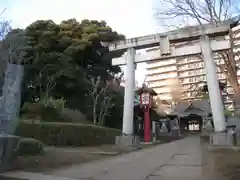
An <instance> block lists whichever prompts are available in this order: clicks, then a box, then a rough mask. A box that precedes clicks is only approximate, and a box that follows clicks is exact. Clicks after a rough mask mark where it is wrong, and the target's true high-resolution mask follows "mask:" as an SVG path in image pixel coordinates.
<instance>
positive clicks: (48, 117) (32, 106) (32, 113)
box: [21, 103, 64, 121]
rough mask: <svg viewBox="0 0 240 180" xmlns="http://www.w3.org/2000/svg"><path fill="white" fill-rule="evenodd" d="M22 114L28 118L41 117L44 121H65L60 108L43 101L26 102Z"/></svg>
mask: <svg viewBox="0 0 240 180" xmlns="http://www.w3.org/2000/svg"><path fill="white" fill-rule="evenodd" d="M21 116H22V117H23V118H27V119H36V118H40V119H41V120H43V121H63V120H64V119H62V118H61V116H60V114H59V110H58V109H56V108H54V107H52V106H45V105H44V104H43V103H25V104H24V106H23V107H22V109H21Z"/></svg>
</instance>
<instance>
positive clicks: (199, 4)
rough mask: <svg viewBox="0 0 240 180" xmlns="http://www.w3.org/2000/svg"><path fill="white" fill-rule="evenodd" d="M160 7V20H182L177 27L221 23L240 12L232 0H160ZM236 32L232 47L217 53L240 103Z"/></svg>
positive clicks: (236, 101) (231, 39) (174, 22)
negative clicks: (236, 61) (235, 42)
mask: <svg viewBox="0 0 240 180" xmlns="http://www.w3.org/2000/svg"><path fill="white" fill-rule="evenodd" d="M159 5H160V6H159V7H160V8H157V9H156V16H157V19H158V20H161V21H164V20H167V23H168V25H169V26H171V25H172V24H176V22H180V24H178V25H177V26H175V28H176V27H183V26H188V25H194V24H199V25H203V24H206V23H210V24H212V25H215V24H220V23H221V22H223V21H224V20H228V19H230V18H233V17H234V16H236V15H238V14H239V10H238V5H239V4H238V2H237V1H232V0H159ZM233 34H234V33H233V32H232V31H231V32H230V41H231V42H232V48H231V49H230V50H229V51H225V52H220V53H217V55H218V56H219V57H220V58H222V59H223V60H224V65H218V67H219V68H220V69H221V71H222V72H223V73H224V74H225V75H226V78H227V80H228V82H229V83H230V84H231V86H232V87H233V89H234V92H235V96H234V100H235V103H236V104H239V105H240V87H239V83H238V78H237V70H238V68H237V67H236V65H235V62H234V61H235V57H236V56H239V54H238V53H235V54H234V52H233V47H234V42H233V40H234V38H235V37H234V35H233Z"/></svg>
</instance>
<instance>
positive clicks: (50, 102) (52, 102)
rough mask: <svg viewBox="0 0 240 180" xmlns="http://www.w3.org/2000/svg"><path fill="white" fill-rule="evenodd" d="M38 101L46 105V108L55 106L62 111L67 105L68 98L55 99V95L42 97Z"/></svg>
mask: <svg viewBox="0 0 240 180" xmlns="http://www.w3.org/2000/svg"><path fill="white" fill-rule="evenodd" d="M37 103H38V104H40V105H42V106H44V107H45V108H54V109H56V110H57V111H62V110H63V108H64V107H65V104H66V100H64V99H63V98H59V99H54V98H53V97H50V98H43V99H40V100H39V101H38V102H37Z"/></svg>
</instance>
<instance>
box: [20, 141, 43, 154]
mask: <svg viewBox="0 0 240 180" xmlns="http://www.w3.org/2000/svg"><path fill="white" fill-rule="evenodd" d="M43 147H44V146H43V144H42V143H41V142H40V141H38V140H36V139H32V138H21V139H20V141H19V146H18V149H17V155H18V156H36V155H39V154H42V153H43V152H44V149H43Z"/></svg>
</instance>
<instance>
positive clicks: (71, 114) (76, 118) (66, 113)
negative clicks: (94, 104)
mask: <svg viewBox="0 0 240 180" xmlns="http://www.w3.org/2000/svg"><path fill="white" fill-rule="evenodd" d="M60 116H61V118H62V119H64V120H65V121H67V122H72V123H83V124H90V123H91V122H90V121H88V120H87V117H86V116H85V115H84V114H83V113H82V112H81V111H79V110H77V109H69V108H64V109H62V111H61V112H60Z"/></svg>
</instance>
